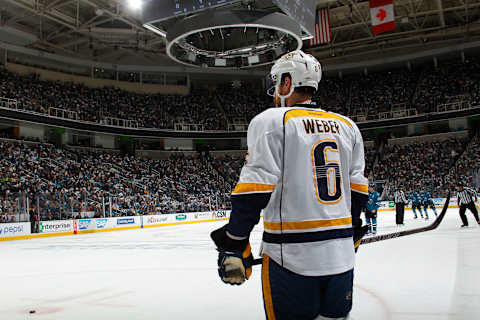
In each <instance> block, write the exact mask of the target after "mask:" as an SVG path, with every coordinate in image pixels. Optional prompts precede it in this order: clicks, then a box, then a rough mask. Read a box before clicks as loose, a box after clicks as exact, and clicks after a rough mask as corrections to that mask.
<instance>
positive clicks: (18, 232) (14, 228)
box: [0, 222, 30, 238]
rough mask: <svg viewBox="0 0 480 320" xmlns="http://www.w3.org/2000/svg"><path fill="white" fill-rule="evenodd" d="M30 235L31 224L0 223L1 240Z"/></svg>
mask: <svg viewBox="0 0 480 320" xmlns="http://www.w3.org/2000/svg"><path fill="white" fill-rule="evenodd" d="M29 234H30V222H21V223H0V238H7V237H17V236H26V235H29Z"/></svg>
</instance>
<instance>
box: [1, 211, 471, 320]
mask: <svg viewBox="0 0 480 320" xmlns="http://www.w3.org/2000/svg"><path fill="white" fill-rule="evenodd" d="M467 217H468V219H469V221H470V225H471V227H470V228H468V229H465V230H460V229H459V226H460V224H461V223H460V218H459V217H458V209H450V210H449V212H448V213H447V215H446V217H445V220H444V222H443V223H442V224H441V225H440V227H439V228H438V229H437V230H434V231H430V232H425V233H421V234H418V235H412V236H407V237H403V238H398V239H393V240H387V241H383V242H379V243H373V244H368V245H364V246H361V248H360V250H359V252H358V254H357V263H356V271H355V290H354V297H353V299H354V300H353V302H354V307H353V310H352V313H351V316H352V318H353V319H354V320H360V319H368V320H375V319H383V320H385V319H387V320H389V319H393V320H395V319H401V320H413V319H415V320H417V319H418V320H419V319H422V320H429V319H440V320H442V319H479V318H480V227H479V226H477V225H476V224H475V223H474V219H473V216H472V215H471V214H470V213H467ZM394 220H395V214H394V213H391V212H386V213H380V217H379V231H380V232H385V233H387V232H392V231H394V230H395V229H396V227H395V226H394V224H395V221H394ZM223 223H224V222H211V223H200V224H193V225H182V226H170V227H160V228H152V229H142V230H131V231H118V232H104V233H97V234H86V235H76V236H65V237H56V238H43V239H33V240H22V241H9V242H3V243H0V253H1V255H0V257H1V260H0V274H1V275H2V281H1V289H0V319H2V320H4V319H5V320H15V319H22V320H23V319H49V320H50V319H52V320H57V319H62V320H64V319H82V320H84V319H88V320H93V319H115V320H120V319H129V320H131V319H226V318H228V319H229V320H234V319H242V320H244V319H264V318H265V316H264V313H263V303H262V295H261V284H260V267H259V266H257V267H255V270H254V273H253V275H252V278H251V279H250V280H248V281H247V282H246V283H245V284H244V285H242V286H235V287H234V286H228V285H225V284H223V283H222V282H221V281H220V280H219V279H218V277H217V271H216V259H217V254H216V251H215V250H214V247H213V245H212V243H211V241H210V239H209V233H210V231H211V230H213V229H215V228H218V227H220V226H221V225H222V224H223ZM405 223H406V226H405V228H414V227H417V226H421V225H425V224H427V222H425V221H421V220H420V219H418V220H413V219H412V214H411V213H410V212H407V213H406V219H405ZM261 234H262V228H261V226H258V227H257V228H256V229H255V230H254V232H253V233H252V237H251V242H252V246H253V248H254V252H258V247H259V245H260V239H261ZM30 310H35V311H36V312H35V313H33V314H30V313H29V311H30Z"/></svg>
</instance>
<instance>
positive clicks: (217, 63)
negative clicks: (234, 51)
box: [215, 59, 227, 67]
mask: <svg viewBox="0 0 480 320" xmlns="http://www.w3.org/2000/svg"><path fill="white" fill-rule="evenodd" d="M215 66H216V67H226V66H227V59H215Z"/></svg>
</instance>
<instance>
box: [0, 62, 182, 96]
mask: <svg viewBox="0 0 480 320" xmlns="http://www.w3.org/2000/svg"><path fill="white" fill-rule="evenodd" d="M7 69H8V71H10V72H15V73H19V74H21V75H29V74H32V73H35V74H38V75H40V78H41V79H42V80H49V81H62V82H73V83H79V84H83V85H85V86H87V87H90V88H103V87H115V88H119V89H122V90H125V91H129V92H135V93H143V94H174V95H188V94H189V93H190V89H189V88H188V87H187V86H181V85H162V84H150V83H137V82H126V81H116V80H109V79H98V78H90V77H85V76H77V75H72V74H66V73H61V72H57V71H51V70H45V69H40V68H35V67H29V66H25V65H21V64H16V63H8V64H7Z"/></svg>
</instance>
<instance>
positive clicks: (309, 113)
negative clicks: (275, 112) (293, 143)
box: [284, 109, 352, 127]
mask: <svg viewBox="0 0 480 320" xmlns="http://www.w3.org/2000/svg"><path fill="white" fill-rule="evenodd" d="M296 117H315V118H323V119H335V120H340V121H342V122H344V123H346V124H347V125H348V126H349V127H352V124H351V123H350V122H348V121H347V120H345V119H344V118H342V117H340V116H338V115H336V114H333V113H330V112H321V111H313V110H302V109H295V110H292V111H288V112H287V113H286V115H285V120H284V123H287V121H288V120H290V119H291V118H296Z"/></svg>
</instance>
